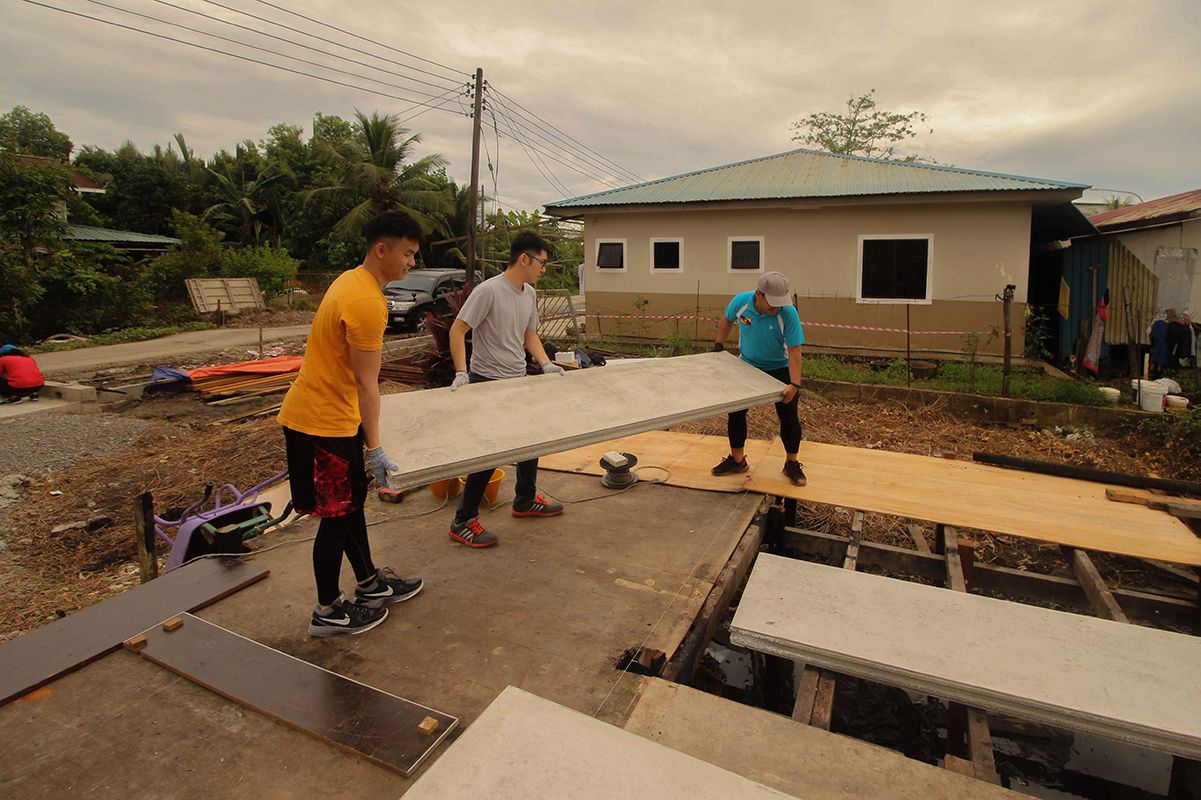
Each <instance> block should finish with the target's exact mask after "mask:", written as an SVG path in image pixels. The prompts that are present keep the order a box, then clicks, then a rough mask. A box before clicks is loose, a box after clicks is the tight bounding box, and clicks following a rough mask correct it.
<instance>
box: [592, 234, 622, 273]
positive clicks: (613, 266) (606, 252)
mask: <svg viewBox="0 0 1201 800" xmlns="http://www.w3.org/2000/svg"><path fill="white" fill-rule="evenodd" d="M596 271H597V272H625V271H626V240H625V239H597V240H596Z"/></svg>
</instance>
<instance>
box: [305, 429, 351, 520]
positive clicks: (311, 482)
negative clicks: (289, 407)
mask: <svg viewBox="0 0 1201 800" xmlns="http://www.w3.org/2000/svg"><path fill="white" fill-rule="evenodd" d="M284 444H285V446H286V448H287V451H288V481H289V483H290V484H291V486H292V507H293V508H295V509H296V510H297V511H298V512H300V513H302V514H309V515H310V516H314V517H319V518H322V519H326V518H336V517H345V516H346V515H348V514H353V513H354V512H356V511H359V510H361V509H362V508H363V501H364V500H366V499H367V472H366V470H365V469H364V468H363V429H362V428H359V432H358V433H356V434H355V435H354V436H311V435H309V434H307V433H301V432H300V431H294V430H292V429H291V428H284Z"/></svg>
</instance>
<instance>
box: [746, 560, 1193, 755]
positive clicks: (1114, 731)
mask: <svg viewBox="0 0 1201 800" xmlns="http://www.w3.org/2000/svg"><path fill="white" fill-rule="evenodd" d="M731 634H732V635H731V639H732V641H734V642H736V643H737V644H740V645H743V646H746V647H750V648H752V649H754V650H757V651H759V652H764V653H770V654H772V655H777V656H782V657H784V658H790V659H794V660H797V661H803V662H806V663H809V664H813V665H817V666H821V667H826V668H829V669H832V670H835V671H837V672H842V673H845V674H848V675H855V676H858V677H861V678H866V679H869V680H873V681H878V682H880V683H885V684H890V685H893V686H900V687H904V688H906V689H913V690H916V691H920V692H924V693H926V694H930V695H933V696H936V697H941V698H944V699H948V700H955V701H958V702H961V703H964V704H966V705H970V706H972V707H975V708H982V709H986V710H989V711H996V712H1001V713H1005V714H1010V715H1012V716H1016V717H1020V718H1025V719H1031V720H1035V721H1040V722H1045V723H1049V724H1052V725H1058V726H1061V727H1065V728H1070V729H1075V730H1081V731H1086V732H1089V733H1095V734H1098V735H1102V736H1108V737H1112V738H1114V739H1119V740H1123V741H1128V742H1132V743H1134V744H1138V745H1142V746H1145V747H1150V748H1153V749H1157V750H1162V751H1165V752H1170V753H1174V754H1176V755H1181V756H1186V757H1189V758H1194V759H1196V758H1201V673H1198V671H1197V669H1196V665H1197V664H1198V663H1201V639H1198V638H1197V637H1193V636H1186V635H1183V634H1177V633H1170V632H1168V631H1161V630H1154V629H1151V628H1144V627H1140V626H1137V625H1128V624H1123V623H1119V622H1111V621H1109V620H1103V619H1096V618H1093V617H1085V616H1080V615H1076V614H1068V613H1064V612H1060V611H1051V610H1049V609H1044V608H1037V607H1034V606H1027V605H1022V604H1019V603H1011V602H1006V601H1004V600H996V599H993V598H990V597H981V596H977V595H971V594H966V593H963V592H951V591H947V590H946V589H943V588H940V587H934V586H926V585H923V584H918V583H911V582H908V581H903V580H895V579H892V578H887V577H883V576H879V575H868V574H864V573H857V572H851V571H848V570H844V569H838V568H834V567H827V566H823V565H819V564H811V563H808V562H804V561H798V560H795V559H788V558H781V557H778V556H771V555H760V556H759V557H758V561H757V562H756V564H755V567H754V569H753V570H752V572H751V577H750V579H749V580H748V582H747V587H746V590H745V592H744V593H743V596H742V600H741V602H740V603H739V606H738V611H737V613H736V614H735V616H734V621H733V624H732V626H731Z"/></svg>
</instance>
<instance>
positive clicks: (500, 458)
mask: <svg viewBox="0 0 1201 800" xmlns="http://www.w3.org/2000/svg"><path fill="white" fill-rule="evenodd" d="M783 387H784V385H783V384H782V383H780V382H779V381H777V380H776V379H775V378H773V377H771V376H770V375H768V374H767V373H765V372H762V371H761V370H757V369H755V368H754V367H752V366H751V365H749V364H747V363H745V362H743V361H740V360H739V359H737V358H735V357H734V356H732V355H730V354H729V353H701V354H698V355H692V356H680V357H677V358H660V359H654V360H651V361H646V362H643V363H640V364H630V365H626V366H622V367H620V368H617V369H610V368H608V367H597V368H593V369H584V370H577V371H572V372H569V373H568V374H567V375H563V376H555V375H539V376H535V377H528V378H518V379H515V380H507V381H491V382H488V383H477V384H472V385H469V386H464V387H462V388H460V389H459V390H457V391H453V392H452V391H451V390H450V389H428V390H426V391H422V392H405V393H402V394H393V395H388V396H387V397H384V398H383V399H382V407H381V414H380V437H381V439H382V441H383V445H384V447H385V448H387V450H388V454H389V455H390V456H391V457H392V458H393V459H394V460H395V461H396V463H397V465H398V466H399V468H400V469H399V474H397V475H396V477H395V479H394V480H395V481H396V483H397V484H398V485H400V486H415V485H421V484H424V483H429V482H431V481H435V480H439V479H442V478H450V477H453V476H455V475H461V474H463V473H468V472H473V471H478V470H481V469H487V468H489V467H495V466H499V465H501V464H510V463H513V462H515V461H521V460H524V459H528V458H534V457H537V456H543V455H547V454H549V453H558V452H562V451H563V450H570V449H572V448H574V447H580V446H582V445H586V444H591V443H593V442H603V441H606V440H608V439H613V438H617V437H621V436H628V435H630V434H633V433H640V432H642V431H650V430H657V429H660V428H666V427H669V426H671V425H675V424H678V423H680V422H687V421H688V420H691V419H698V418H701V417H707V416H711V415H713V414H723V413H726V412H729V411H737V410H739V409H743V408H750V407H751V406H754V405H759V404H761V403H766V402H769V401H773V400H775V399H776V398H777V397H778V396H779V394H780V392H781V391H782V390H783Z"/></svg>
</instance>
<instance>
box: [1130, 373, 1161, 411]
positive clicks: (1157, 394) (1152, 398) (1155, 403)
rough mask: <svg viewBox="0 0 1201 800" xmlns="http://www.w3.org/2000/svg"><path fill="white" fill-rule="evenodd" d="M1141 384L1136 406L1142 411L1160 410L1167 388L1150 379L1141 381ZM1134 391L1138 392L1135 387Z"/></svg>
mask: <svg viewBox="0 0 1201 800" xmlns="http://www.w3.org/2000/svg"><path fill="white" fill-rule="evenodd" d="M1142 384H1143V386H1142V391H1141V393H1139V401H1138V407H1139V408H1141V409H1142V410H1143V411H1151V412H1154V413H1160V412H1162V411H1163V403H1164V398H1165V397H1167V396H1168V390H1167V389H1165V388H1163V387H1162V386H1158V385H1156V384H1154V383H1151V382H1150V381H1143V382H1142ZM1135 391H1136V392H1138V391H1139V390H1138V389H1137V388H1136V389H1135Z"/></svg>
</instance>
